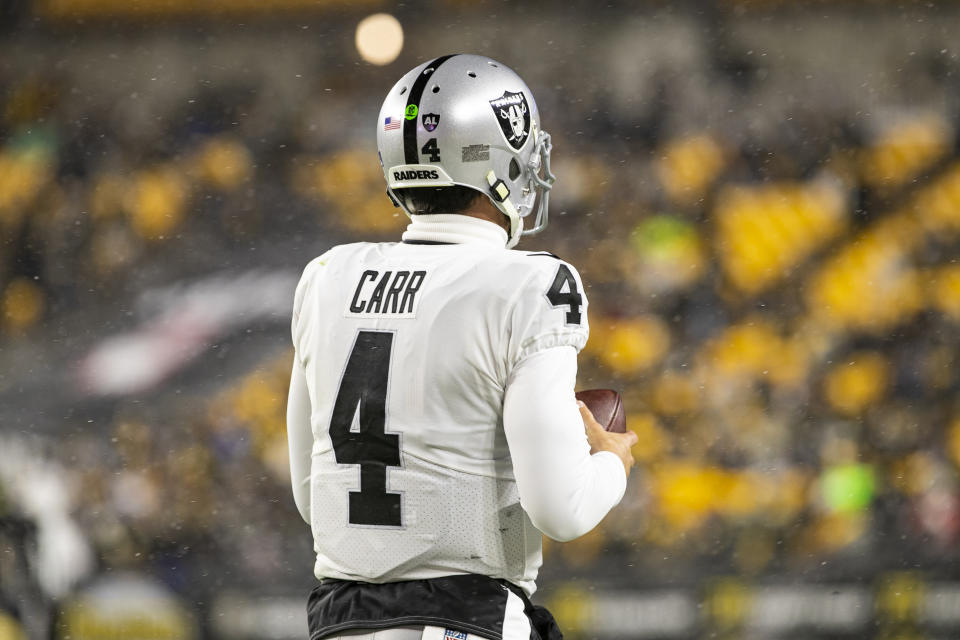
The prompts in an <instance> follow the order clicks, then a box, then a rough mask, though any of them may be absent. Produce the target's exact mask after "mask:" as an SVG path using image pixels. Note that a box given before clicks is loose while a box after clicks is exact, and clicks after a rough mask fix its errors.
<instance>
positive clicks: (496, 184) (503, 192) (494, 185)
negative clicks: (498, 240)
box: [487, 169, 523, 249]
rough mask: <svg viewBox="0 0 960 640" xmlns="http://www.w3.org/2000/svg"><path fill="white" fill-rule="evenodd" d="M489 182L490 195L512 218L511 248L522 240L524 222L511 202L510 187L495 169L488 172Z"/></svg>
mask: <svg viewBox="0 0 960 640" xmlns="http://www.w3.org/2000/svg"><path fill="white" fill-rule="evenodd" d="M487 184H488V185H489V186H490V197H491V198H493V200H494V202H496V203H497V204H498V205H499V206H500V210H501V211H503V213H504V214H506V216H507V217H508V218H510V239H509V240H508V241H507V248H508V249H510V248H512V247H515V246H516V244H517V242H519V241H520V235H521V234H522V233H523V222H522V221H521V220H520V214H519V213H517V209H516V208H515V207H514V206H513V203H512V202H510V187H508V186H507V183H506V182H504V181H503V180H501V179H500V178H498V177H497V175H496V174H495V173H494V172H493V169H491V170H490V171H488V172H487Z"/></svg>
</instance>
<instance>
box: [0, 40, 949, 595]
mask: <svg viewBox="0 0 960 640" xmlns="http://www.w3.org/2000/svg"><path fill="white" fill-rule="evenodd" d="M78 46H83V45H82V44H81V45H78ZM896 46H898V45H897V43H896V42H895V41H892V44H891V47H896ZM724 52H725V54H724ZM485 53H486V52H485ZM490 53H493V52H490ZM928 53H930V52H928ZM721 54H724V55H721ZM750 54H751V55H752V54H753V52H752V51H751V52H750ZM920 54H921V55H923V54H924V52H922V51H921V52H920ZM935 54H936V52H932V53H930V55H932V56H933V58H931V60H933V62H930V63H929V64H925V65H921V66H918V67H916V68H913V69H912V70H911V73H912V74H913V76H914V77H913V78H912V79H911V82H910V83H906V82H904V87H903V91H904V92H905V93H904V95H903V96H902V101H901V102H899V103H896V104H893V103H891V104H888V105H881V106H883V107H886V109H885V110H884V111H883V115H882V117H880V116H879V115H871V116H869V117H868V115H867V114H863V113H859V112H857V111H852V110H844V109H843V108H840V107H837V103H838V102H839V103H842V102H843V101H842V99H841V98H842V96H840V98H838V97H837V96H823V95H817V96H811V97H810V99H809V100H806V101H802V102H801V101H800V100H799V99H798V100H797V104H795V105H794V106H793V107H792V108H788V107H783V105H777V106H771V107H769V111H770V113H769V114H767V115H768V119H769V120H774V121H777V126H767V127H754V126H753V125H754V124H755V123H753V122H745V121H741V122H739V125H738V126H729V125H730V123H731V122H734V123H737V122H738V120H737V117H738V116H737V113H736V111H735V109H732V108H731V109H730V111H731V112H733V115H727V116H725V117H724V118H723V119H698V118H696V117H694V116H695V113H694V112H693V111H692V110H691V109H689V108H686V109H676V110H673V109H672V107H673V102H672V101H673V100H679V99H682V98H683V96H684V95H685V94H684V91H685V90H686V89H685V87H686V84H687V83H689V82H690V78H700V79H701V82H702V83H703V84H704V85H705V86H707V87H709V89H710V90H709V92H707V93H708V94H711V95H715V96H716V99H717V101H718V103H719V104H723V105H724V106H728V105H729V104H730V99H731V98H729V96H733V95H736V96H738V100H739V101H740V103H742V104H754V103H755V102H759V101H760V96H762V95H763V91H764V78H765V77H766V74H768V73H769V74H771V76H772V75H774V74H773V71H771V69H775V68H776V66H777V64H778V63H777V61H776V60H775V59H774V56H771V57H770V58H769V59H767V60H766V61H764V62H756V61H754V62H752V63H750V64H746V63H743V64H740V63H742V62H743V60H744V59H746V56H747V53H746V52H742V57H741V58H738V59H737V60H738V61H739V62H738V63H737V64H734V62H736V61H734V62H732V61H731V60H732V58H731V57H730V56H729V51H727V50H726V49H725V48H724V47H717V48H716V49H715V50H714V52H713V53H712V54H711V55H709V56H707V57H706V62H707V63H709V64H707V65H706V66H697V65H698V64H699V63H698V62H697V60H698V59H697V58H691V59H690V60H686V61H684V59H683V58H682V56H681V62H677V61H676V60H674V61H673V62H671V64H672V65H673V67H669V68H664V69H660V71H661V72H660V73H657V72H656V70H654V72H651V74H650V75H651V77H653V80H652V81H651V82H653V84H654V85H655V86H656V87H658V89H657V91H656V92H655V93H653V94H651V96H652V97H650V98H649V100H648V101H647V103H645V105H643V106H642V107H641V106H638V107H637V108H636V109H635V110H634V111H632V112H631V111H630V110H629V109H627V108H625V107H623V105H622V104H621V105H619V106H617V105H616V104H615V103H617V100H616V98H615V96H612V95H610V93H609V92H607V91H605V90H603V89H602V86H603V81H602V80H600V81H594V82H595V86H598V87H601V88H599V89H597V90H596V91H591V92H588V93H582V94H580V95H578V96H576V97H575V98H573V97H569V96H567V97H564V96H566V95H567V94H566V93H564V92H563V91H559V90H557V89H556V88H555V87H552V86H551V85H550V84H549V83H548V82H547V81H546V80H545V79H544V76H543V75H541V76H538V75H537V74H536V73H535V74H533V79H532V80H531V82H530V84H531V85H532V86H533V87H534V91H535V93H536V94H537V95H538V96H541V95H542V96H543V97H542V99H541V105H540V109H541V113H542V117H543V122H544V127H545V128H546V129H547V130H549V131H550V132H551V134H553V137H554V144H555V148H554V165H555V173H556V174H557V175H558V183H557V187H556V189H555V192H554V193H555V197H554V198H553V200H552V202H551V207H552V216H551V218H552V221H551V225H550V227H549V229H548V231H547V232H546V233H545V234H544V235H542V236H539V237H537V238H535V239H529V240H527V241H525V242H524V245H523V247H522V248H530V249H540V248H543V249H549V250H550V251H553V252H554V253H557V254H558V255H560V256H561V257H563V258H564V259H566V260H568V261H570V262H571V263H573V264H574V265H576V266H577V267H578V268H579V269H580V271H581V274H582V276H583V280H584V282H585V283H586V286H587V295H588V296H589V299H590V303H591V305H590V319H589V320H590V325H591V337H590V341H589V343H588V345H587V348H586V350H585V353H584V354H583V355H582V356H581V371H580V377H579V386H580V387H581V388H590V387H612V388H616V389H619V390H621V391H622V393H623V395H624V399H625V405H626V407H627V409H628V426H629V427H630V428H631V429H633V430H634V431H636V432H637V433H638V434H639V435H640V438H639V442H638V444H637V445H636V447H635V450H634V453H635V455H636V457H637V459H638V460H639V462H640V467H639V470H638V472H637V473H636V474H635V475H634V476H633V477H632V480H631V483H630V486H629V487H628V491H627V496H626V497H625V499H624V501H623V504H622V506H621V507H620V508H619V509H618V510H616V511H615V512H614V513H612V514H611V515H610V517H608V518H607V520H606V521H605V522H604V523H603V524H602V525H601V526H600V527H598V529H597V530H595V531H594V532H593V533H591V534H589V535H587V536H585V537H584V538H581V539H579V540H577V541H574V542H572V543H567V544H563V545H560V544H555V543H553V544H549V545H548V547H547V554H548V556H549V561H550V562H552V563H553V566H554V567H559V568H560V569H558V570H556V571H558V572H561V573H562V572H563V571H583V572H585V573H587V574H589V571H590V568H591V567H603V566H608V564H610V565H616V566H621V567H622V566H627V565H629V566H630V567H634V568H635V570H634V571H633V572H630V571H627V572H621V573H620V574H619V575H620V576H621V577H622V579H623V580H624V581H634V582H644V581H646V582H655V581H656V580H658V579H662V578H663V576H671V579H673V580H681V579H683V578H682V577H683V576H688V577H692V576H698V575H702V574H703V573H704V572H720V573H723V572H728V573H737V574H740V575H747V576H763V575H766V574H769V573H771V572H774V571H776V572H791V571H792V572H796V573H797V574H800V573H803V574H807V573H808V572H811V571H812V572H817V571H824V569H823V568H822V567H824V566H830V567H835V566H836V567H840V569H838V571H841V572H846V573H844V575H863V574H868V573H870V572H871V571H874V570H878V569H883V568H895V567H901V566H920V567H926V568H929V569H931V570H936V569H937V568H938V567H939V568H940V570H943V571H949V570H950V567H952V568H953V570H954V575H956V572H955V570H956V568H957V567H958V566H960V553H958V548H960V547H958V544H957V543H958V539H960V479H958V478H960V476H958V472H960V405H958V404H957V402H956V400H955V397H956V396H957V391H958V388H960V377H958V373H957V371H958V359H960V341H958V340H957V339H956V336H957V331H958V327H960V265H958V263H957V257H958V256H960V153H958V151H960V150H958V148H957V140H958V132H960V110H958V109H956V108H954V107H956V106H957V102H956V101H953V102H951V101H950V100H949V99H943V94H944V87H947V88H948V89H949V88H950V87H953V88H954V90H955V89H956V86H957V79H956V78H954V76H953V75H952V73H953V69H954V68H956V60H955V58H956V55H957V54H956V53H952V54H950V55H944V56H941V57H939V58H938V57H936V55H935ZM725 56H726V57H725ZM494 57H497V56H496V54H494ZM691 60H692V61H691ZM504 61H505V62H508V63H511V64H512V65H513V66H515V67H516V68H517V69H518V70H519V71H520V72H521V73H522V74H523V72H524V60H523V59H522V58H517V59H504ZM415 62H416V60H412V59H411V60H404V61H403V62H402V64H401V63H399V62H398V63H397V65H399V66H395V67H391V68H389V71H390V73H389V74H386V75H383V76H382V79H383V81H382V82H380V83H379V84H370V85H369V86H368V85H367V84H363V83H351V81H350V79H349V77H348V72H347V71H345V70H343V69H337V68H331V69H324V70H323V71H320V72H318V77H317V78H316V79H315V80H314V82H313V84H312V85H310V86H309V87H308V89H307V94H308V98H307V99H306V100H303V101H294V102H291V101H283V100H279V101H272V100H271V99H270V95H268V92H266V91H260V89H261V87H260V85H258V84H257V83H256V82H255V81H251V83H250V84H248V85H241V86H238V85H235V84H231V83H229V82H227V81H224V83H223V84H222V85H220V84H217V83H216V78H215V77H214V79H213V80H208V81H207V82H205V83H202V84H199V85H197V86H195V87H188V88H186V89H183V90H182V92H183V93H184V96H185V100H184V101H182V102H179V103H177V104H175V105H173V106H167V107H164V108H163V109H160V111H159V112H158V115H155V116H151V119H150V122H149V123H148V124H149V126H143V127H140V126H137V123H141V124H142V122H143V116H142V114H140V112H139V111H136V109H135V108H134V107H133V106H131V104H132V103H131V102H130V101H129V100H127V101H126V102H124V103H123V104H121V105H119V106H116V108H112V109H108V108H106V107H104V105H102V104H93V106H85V105H87V102H88V101H85V100H84V99H83V98H84V96H83V87H77V86H75V85H74V84H73V83H72V81H71V79H70V78H69V77H66V76H64V75H63V74H62V73H59V72H58V71H57V70H56V69H50V70H48V71H47V72H45V73H19V72H17V71H16V70H14V69H11V68H9V67H8V68H5V69H4V70H3V73H0V334H2V341H3V343H5V344H10V345H12V344H17V343H21V342H33V343H43V342H44V341H51V340H54V339H56V338H57V336H56V335H55V333H56V332H55V331H54V329H52V328H51V327H52V326H53V324H52V323H53V321H54V320H55V319H56V318H58V317H61V316H63V315H64V314H69V313H78V312H79V313H82V312H83V310H84V309H87V308H95V307H97V306H98V305H99V306H100V307H101V308H104V306H106V307H107V308H112V305H116V308H118V309H119V308H123V305H124V302H125V301H127V300H129V299H130V297H131V296H133V295H135V293H136V292H137V291H138V288H139V287H141V286H143V284H144V283H145V282H152V283H156V282H165V281H172V280H175V279H178V278H184V277H190V276H191V275H195V274H197V273H202V272H203V269H204V268H207V269H212V268H220V267H222V266H224V265H227V266H229V265H231V264H234V263H238V262H242V261H243V259H242V258H238V257H237V256H249V255H251V252H256V251H257V250H258V248H259V247H261V246H262V245H263V244H264V243H267V242H270V243H273V244H274V246H277V247H280V249H281V250H287V249H288V250H289V258H288V264H287V266H289V267H291V268H296V269H299V268H301V267H302V265H303V264H305V263H306V259H307V258H308V257H309V255H308V253H313V254H318V253H320V252H321V251H322V250H324V249H325V248H327V247H328V246H330V245H332V244H335V243H338V242H342V241H354V240H389V239H396V238H397V237H398V236H399V232H400V231H401V230H402V229H403V226H404V224H405V219H404V218H403V217H402V216H401V214H399V213H398V210H396V209H394V208H393V207H392V206H391V205H390V203H389V202H388V200H387V198H386V197H385V195H384V192H383V189H384V186H383V184H382V176H381V174H380V169H379V165H378V163H377V159H376V150H375V147H374V145H373V144H372V137H373V123H374V121H375V116H376V106H377V104H378V103H379V100H380V99H381V94H382V93H383V92H384V91H385V90H386V88H387V86H388V83H389V80H388V79H387V78H392V77H393V76H396V75H398V74H399V72H400V71H401V67H402V68H404V69H405V68H406V67H407V66H412V65H413V64H414V63H415ZM539 64H541V65H542V64H544V63H543V62H542V61H541V62H540V63H539ZM683 64H686V65H688V67H689V68H687V67H684V66H682V65H683ZM548 66H549V65H548ZM592 71H595V69H592ZM570 73H571V74H573V76H574V77H573V78H571V79H570V80H569V82H570V84H574V83H575V82H576V81H577V75H578V74H584V75H586V73H587V71H586V70H580V71H576V70H574V71H571V72H570ZM324 74H326V75H324ZM545 75H548V74H545ZM376 77H377V78H378V79H381V76H376ZM142 82H143V84H144V85H148V84H149V74H147V75H145V76H144V78H143V80H142ZM331 87H333V88H334V90H333V91H331ZM923 87H936V88H937V91H935V92H931V93H924V91H922V90H921V89H922V88H923ZM847 90H848V91H850V92H851V93H855V92H856V91H857V88H856V87H854V86H850V87H848V89H847ZM144 91H146V88H145V89H144ZM947 93H949V92H947ZM955 93H956V92H955ZM724 96H727V97H726V98H724ZM948 97H949V96H948ZM908 104H909V107H907V106H905V105H908ZM351 105H354V106H351ZM345 107H346V108H345ZM137 108H140V107H137ZM754 108H755V109H756V110H758V111H759V112H761V113H766V111H765V107H763V106H760V107H756V106H755V107H754ZM700 109H701V110H709V109H710V103H709V102H707V103H706V104H703V105H700ZM331 111H336V112H337V113H338V117H339V118H342V122H339V123H337V124H333V123H331V121H330V118H328V117H327V115H326V114H329V113H330V112H331ZM151 113H153V112H151ZM138 114H139V115H138ZM137 118H140V120H137ZM778 119H780V120H778ZM721 125H722V126H721ZM358 127H359V128H364V129H363V134H362V135H360V136H359V137H358V136H357V135H356V134H354V133H352V132H353V131H355V130H356V129H357V128H358ZM367 129H369V131H367ZM94 317H99V316H94ZM261 330H263V331H267V332H272V335H275V336H276V340H275V341H274V343H273V344H275V345H276V346H275V347H273V348H271V349H266V350H264V352H263V353H262V354H261V355H259V356H258V359H257V361H256V363H255V364H254V365H253V366H249V365H248V366H247V368H245V369H238V370H227V371H224V370H216V371H214V369H215V364H216V360H215V359H213V360H212V362H211V364H209V365H208V369H207V370H208V371H209V372H211V374H212V375H213V376H215V377H216V378H217V380H218V383H217V387H216V389H215V390H214V391H213V392H211V393H209V394H204V395H203V396H200V395H192V396H191V395H189V394H186V395H185V396H184V397H182V398H181V396H180V395H178V394H179V392H178V393H177V394H171V393H158V394H157V396H156V397H155V399H153V400H151V397H150V396H149V395H146V396H143V397H141V398H138V399H137V400H136V402H130V401H126V400H125V399H123V398H117V399H113V400H112V401H111V403H110V404H109V406H108V408H107V409H105V412H106V416H107V419H106V420H105V426H102V425H101V426H100V428H97V429H89V430H75V431H70V432H69V433H68V434H66V435H64V436H63V438H62V441H61V442H59V443H58V445H57V446H56V447H50V455H51V456H53V457H54V458H56V459H57V461H58V464H60V465H62V466H63V467H64V473H65V474H66V475H67V477H69V478H70V483H69V484H70V486H71V487H72V489H71V495H72V499H73V501H74V503H73V504H74V506H73V509H72V513H73V517H74V518H75V519H76V521H77V523H78V524H79V525H80V528H81V530H82V531H83V532H84V533H85V535H86V536H87V538H88V541H89V544H90V545H91V547H92V549H93V550H94V555H95V557H96V559H97V560H96V563H97V566H98V567H99V569H100V570H101V571H102V570H105V569H109V570H120V569H133V570H140V571H145V572H148V573H150V574H152V575H155V576H158V577H160V578H161V580H162V581H163V582H164V583H166V584H167V585H169V586H171V587H172V588H173V589H175V590H177V591H178V592H180V593H183V594H185V595H187V596H189V597H191V598H193V599H194V600H195V601H202V600H203V599H204V598H205V597H207V595H208V594H209V593H211V592H212V591H215V590H216V589H222V588H226V587H230V586H234V584H235V583H236V582H237V581H243V583H244V584H247V585H254V587H253V588H265V587H266V586H270V587H276V586H277V585H291V584H292V585H300V584H305V577H306V578H307V579H308V578H309V574H310V572H311V568H310V567H311V559H310V555H311V554H310V548H309V547H310V540H309V535H308V533H307V530H306V525H305V524H304V523H303V522H302V521H301V520H300V519H299V516H298V515H297V513H296V510H295V508H294V505H293V501H292V499H291V495H290V491H289V486H288V485H289V480H288V477H287V467H286V441H285V426H284V410H285V402H286V384H287V378H288V376H289V369H288V367H289V362H290V358H291V353H290V351H289V349H288V348H287V347H286V346H284V341H285V340H286V335H285V333H284V328H283V327H280V328H276V327H273V328H267V329H261ZM89 331H90V332H91V333H92V334H94V335H98V334H97V331H98V329H97V327H95V326H91V327H90V328H89ZM3 492H4V489H3V487H0V495H2V494H3ZM8 492H9V490H8ZM4 510H6V511H7V512H9V513H13V512H15V511H16V510H17V505H16V501H14V500H6V501H4V500H0V515H2V514H3V512H4ZM548 575H556V574H548ZM827 575H838V574H827Z"/></svg>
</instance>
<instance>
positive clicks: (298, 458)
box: [287, 356, 313, 524]
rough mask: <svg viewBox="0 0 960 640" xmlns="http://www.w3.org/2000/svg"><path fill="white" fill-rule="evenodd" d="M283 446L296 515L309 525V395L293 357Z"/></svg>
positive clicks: (304, 375) (305, 381)
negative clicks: (288, 467) (285, 435)
mask: <svg viewBox="0 0 960 640" xmlns="http://www.w3.org/2000/svg"><path fill="white" fill-rule="evenodd" d="M287 445H288V446H289V447H290V482H291V484H292V486H293V501H294V503H295V504H296V505H297V511H299V512H300V516H301V517H302V518H303V519H304V520H305V521H306V522H307V524H310V470H311V469H310V467H311V463H312V460H313V429H312V428H311V426H310V392H309V390H308V388H307V377H306V373H305V372H304V368H303V365H302V364H301V363H300V358H298V357H297V356H294V357H293V373H291V374H290V394H289V397H288V398H287Z"/></svg>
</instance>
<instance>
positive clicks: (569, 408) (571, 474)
mask: <svg viewBox="0 0 960 640" xmlns="http://www.w3.org/2000/svg"><path fill="white" fill-rule="evenodd" d="M576 373H577V354H576V350H575V349H574V348H573V347H566V346H564V347H554V348H551V349H546V350H544V351H541V352H539V353H536V354H533V355H531V356H529V357H527V358H525V359H524V360H523V361H521V362H520V363H519V364H518V365H517V366H516V367H515V368H514V370H513V372H512V374H511V376H510V379H509V381H508V384H507V390H506V395H505V398H504V410H503V411H504V413H503V422H504V431H505V432H506V437H507V443H508V445H509V447H510V455H511V458H512V460H513V470H514V476H515V478H516V481H517V489H518V491H519V493H520V503H521V505H522V506H523V508H524V510H525V511H526V512H527V514H528V515H529V516H530V520H531V521H532V522H533V524H534V525H535V526H536V527H537V528H538V529H540V531H542V532H543V533H544V534H546V535H547V536H549V537H550V538H553V539H554V540H559V541H566V540H572V539H573V538H576V537H579V536H581V535H583V534H584V533H586V532H588V531H590V530H591V529H593V528H594V527H595V526H596V525H597V524H598V523H599V522H600V520H602V519H603V517H604V516H605V515H606V514H607V512H608V511H610V509H611V508H613V507H614V506H615V505H616V504H617V503H618V502H620V500H621V498H622V497H623V493H624V491H625V489H626V474H625V472H624V468H623V463H622V462H621V461H620V458H619V457H617V455H616V454H614V453H611V452H607V451H601V452H598V453H596V454H593V455H590V446H589V444H588V443H587V438H586V434H585V432H584V427H583V420H582V419H581V417H580V411H579V409H578V408H577V405H576V400H575V398H574V394H573V389H574V383H575V380H576ZM287 433H288V443H289V447H290V475H291V482H292V485H293V496H294V502H295V503H296V505H297V510H298V511H299V512H300V515H301V516H302V517H303V519H304V520H305V521H306V522H308V523H309V522H310V470H311V451H312V446H313V433H312V430H311V427H310V398H309V393H308V390H307V382H306V377H305V374H304V370H303V366H302V365H301V364H300V361H299V359H298V358H294V365H293V372H292V375H291V378H290V396H289V400H288V404H287Z"/></svg>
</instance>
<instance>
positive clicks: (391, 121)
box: [383, 116, 403, 131]
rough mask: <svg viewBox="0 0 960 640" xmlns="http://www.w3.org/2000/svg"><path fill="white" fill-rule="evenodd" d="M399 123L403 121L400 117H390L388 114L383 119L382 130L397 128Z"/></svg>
mask: <svg viewBox="0 0 960 640" xmlns="http://www.w3.org/2000/svg"><path fill="white" fill-rule="evenodd" d="M401 124H403V121H402V120H401V119H400V118H391V117H389V116H388V117H386V118H384V119H383V130H384V131H392V130H393V129H399V128H400V125H401Z"/></svg>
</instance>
